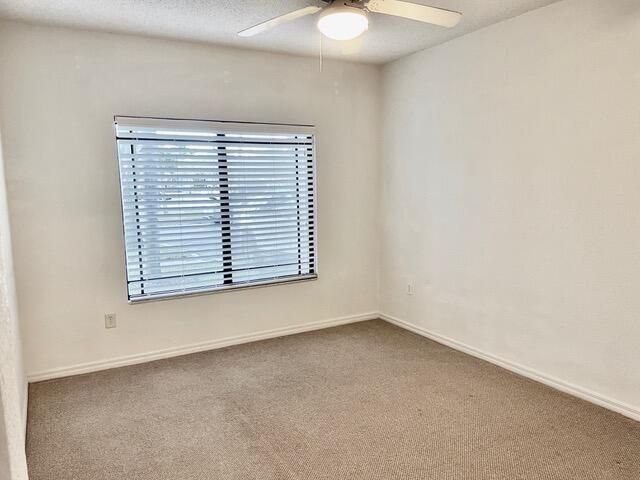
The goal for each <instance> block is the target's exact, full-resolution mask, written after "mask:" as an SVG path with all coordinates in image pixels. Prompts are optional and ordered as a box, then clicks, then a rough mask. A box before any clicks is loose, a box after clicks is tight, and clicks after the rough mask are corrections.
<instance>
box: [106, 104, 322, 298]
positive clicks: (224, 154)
mask: <svg viewBox="0 0 640 480" xmlns="http://www.w3.org/2000/svg"><path fill="white" fill-rule="evenodd" d="M115 129H116V139H117V149H118V159H119V165H120V185H121V192H122V210H123V221H124V240H125V252H126V270H127V287H128V293H129V300H130V301H136V300H142V299H147V298H155V297H166V296H172V295H183V294H188V293H200V292H205V291H213V290H219V289H226V288H233V287H237V286H247V285H254V284H264V283H272V282H283V281H290V280H298V279H308V278H313V277H315V276H316V245H315V244H316V219H315V211H316V210H315V172H314V169H315V158H314V135H313V129H312V128H311V127H300V126H283V125H263V124H240V123H226V122H210V121H187V120H164V119H149V118H133V117H116V118H115Z"/></svg>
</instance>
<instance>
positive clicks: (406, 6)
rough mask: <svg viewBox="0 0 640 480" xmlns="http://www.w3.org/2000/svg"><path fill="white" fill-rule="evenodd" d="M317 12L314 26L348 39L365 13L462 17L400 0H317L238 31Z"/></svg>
mask: <svg viewBox="0 0 640 480" xmlns="http://www.w3.org/2000/svg"><path fill="white" fill-rule="evenodd" d="M318 12H321V13H320V16H319V19H318V29H319V30H320V31H321V32H322V33H323V34H324V35H325V36H327V37H329V38H333V39H334V40H350V39H353V38H355V37H358V36H359V35H361V34H362V33H364V32H365V31H366V30H367V29H368V28H369V19H368V14H369V13H374V14H383V15H391V16H394V17H402V18H407V19H410V20H416V21H418V22H423V23H429V24H432V25H438V26H441V27H448V28H451V27H454V26H456V25H457V24H458V22H459V21H460V19H461V18H462V14H461V13H459V12H454V11H451V10H445V9H443V8H438V7H431V6H427V5H419V4H417V3H411V2H405V1H401V0H319V1H318V2H316V5H310V6H308V7H303V8H300V9H298V10H294V11H293V12H289V13H285V14H284V15H280V16H278V17H275V18H272V19H271V20H267V21H265V22H262V23H259V24H257V25H254V26H253V27H249V28H247V29H244V30H242V31H240V32H238V35H240V36H241V37H253V36H254V35H258V34H260V33H263V32H266V31H267V30H271V29H272V28H275V27H277V26H279V25H282V24H284V23H287V22H290V21H292V20H296V19H298V18H301V17H306V16H307V15H314V14H316V13H318Z"/></svg>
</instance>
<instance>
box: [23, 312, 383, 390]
mask: <svg viewBox="0 0 640 480" xmlns="http://www.w3.org/2000/svg"><path fill="white" fill-rule="evenodd" d="M376 318H379V316H378V314H377V312H371V313H363V314H359V315H349V316H346V317H340V318H332V319H329V320H320V321H317V322H311V323H304V324H302V325H295V326H292V327H283V328H275V329H273V330H265V331H262V332H257V333H250V334H246V335H237V336H234V337H227V338H222V339H218V340H211V341H208V342H202V343H195V344H191V345H185V346H182V347H177V348H167V349H163V350H156V351H152V352H146V353H141V354H135V355H127V356H124V357H118V358H112V359H108V360H100V361H97V362H89V363H82V364H78V365H71V366H69V367H63V368H55V369H52V370H42V371H39V372H34V373H30V374H28V375H27V380H28V381H29V383H33V382H41V381H43V380H51V379H53V378H61V377H69V376H72V375H80V374H83V373H90V372H97V371H100V370H108V369H110V368H117V367H124V366H127V365H135V364H138V363H145V362H151V361H153V360H160V359H163V358H170V357H177V356H180V355H187V354H189V353H196V352H204V351H207V350H215V349H217V348H224V347H228V346H231V345H240V344H242V343H249V342H256V341H258V340H266V339H269V338H275V337H284V336H286V335H293V334H295V333H302V332H310V331H312V330H320V329H323V328H329V327H336V326H338V325H346V324H348V323H356V322H361V321H364V320H373V319H376Z"/></svg>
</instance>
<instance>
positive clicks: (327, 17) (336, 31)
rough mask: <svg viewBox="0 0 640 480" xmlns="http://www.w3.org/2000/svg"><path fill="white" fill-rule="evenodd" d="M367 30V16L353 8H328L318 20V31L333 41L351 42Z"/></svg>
mask: <svg viewBox="0 0 640 480" xmlns="http://www.w3.org/2000/svg"><path fill="white" fill-rule="evenodd" d="M368 28H369V19H368V18H367V14H366V13H365V12H364V11H363V10H360V9H359V8H354V7H347V6H344V7H330V8H328V9H326V10H325V11H324V12H323V13H322V15H321V16H320V18H319V19H318V30H320V32H321V33H322V34H323V35H324V36H326V37H329V38H331V39H333V40H352V39H354V38H356V37H359V36H360V35H362V34H363V33H364V32H366V31H367V29H368Z"/></svg>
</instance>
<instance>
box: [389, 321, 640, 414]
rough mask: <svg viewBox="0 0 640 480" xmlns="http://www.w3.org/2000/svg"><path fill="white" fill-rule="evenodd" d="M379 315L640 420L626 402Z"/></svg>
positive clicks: (634, 409) (470, 353)
mask: <svg viewBox="0 0 640 480" xmlns="http://www.w3.org/2000/svg"><path fill="white" fill-rule="evenodd" d="M378 317H379V318H381V319H383V320H385V321H387V322H389V323H392V324H394V325H397V326H398V327H401V328H404V329H406V330H409V331H411V332H413V333H417V334H418V335H421V336H423V337H426V338H429V339H431V340H434V341H436V342H438V343H441V344H443V345H446V346H448V347H451V348H453V349H455V350H459V351H461V352H464V353H467V354H469V355H471V356H474V357H477V358H480V359H482V360H486V361H487V362H490V363H493V364H494V365H498V366H499V367H502V368H505V369H507V370H509V371H511V372H514V373H517V374H518V375H522V376H523V377H527V378H529V379H531V380H534V381H536V382H539V383H543V384H545V385H547V386H549V387H551V388H554V389H556V390H559V391H561V392H564V393H568V394H569V395H573V396H574V397H578V398H580V399H582V400H586V401H587V402H591V403H594V404H596V405H599V406H601V407H604V408H606V409H608V410H612V411H614V412H617V413H620V414H622V415H624V416H625V417H629V418H631V419H633V420H636V421H640V409H638V408H636V407H633V406H631V405H628V404H625V403H623V402H619V401H617V400H614V399H612V398H608V397H606V396H604V395H600V394H599V393H596V392H593V391H591V390H588V389H586V388H582V387H579V386H577V385H573V384H571V383H568V382H565V381H563V380H560V379H558V378H555V377H552V376H549V375H546V374H544V373H541V372H538V371H536V370H533V369H531V368H528V367H525V366H523V365H520V364H518V363H515V362H512V361H510V360H505V359H504V358H500V357H497V356H495V355H492V354H490V353H486V352H483V351H481V350H478V349H477V348H474V347H471V346H469V345H466V344H464V343H461V342H458V341H457V340H453V339H452V338H448V337H445V336H443V335H440V334H438V333H435V332H431V331H429V330H427V329H425V328H423V327H419V326H417V325H414V324H412V323H409V322H405V321H404V320H400V319H399V318H395V317H392V316H390V315H386V314H384V313H380V314H379V315H378Z"/></svg>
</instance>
